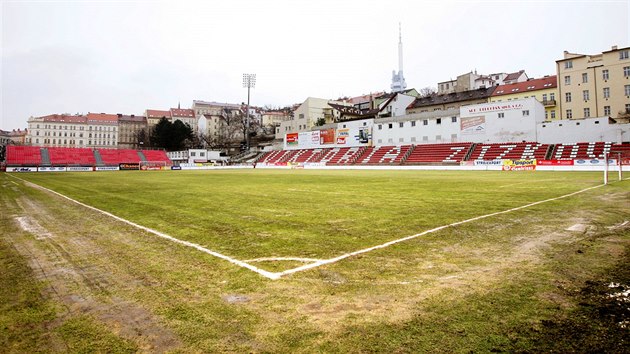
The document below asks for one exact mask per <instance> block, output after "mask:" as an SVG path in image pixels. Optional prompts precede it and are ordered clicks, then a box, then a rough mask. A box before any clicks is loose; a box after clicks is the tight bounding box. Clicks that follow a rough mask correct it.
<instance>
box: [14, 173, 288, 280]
mask: <svg viewBox="0 0 630 354" xmlns="http://www.w3.org/2000/svg"><path fill="white" fill-rule="evenodd" d="M9 176H11V177H13V178H16V179H18V180H20V181H22V182H24V183H26V184H28V185H32V186H35V188H39V189H41V190H44V191H47V192H49V193H52V194H55V195H57V196H59V197H61V198H64V199H66V200H69V201H71V202H73V203H75V204H78V205H80V206H82V207H85V208H88V209H91V210H93V211H96V212H98V213H101V214H103V215H106V216H109V217H111V218H113V219H115V220H118V221H120V222H123V223H125V224H128V225H131V226H133V227H135V228H138V229H140V230H143V231H146V232H148V233H151V234H153V235H156V236H158V237H161V238H163V239H166V240H169V241H171V242H175V243H178V244H180V245H184V246H187V247H191V248H194V249H196V250H198V251H201V252H204V253H207V254H209V255H212V256H214V257H217V258H220V259H223V260H226V261H228V262H230V263H232V264H235V265H237V266H239V267H243V268H246V269H249V270H251V271H252V272H256V273H258V274H260V275H262V276H263V277H265V278H269V279H273V280H275V279H279V278H280V276H279V275H278V273H273V272H268V271H266V270H264V269H260V268H258V267H255V266H253V265H251V264H247V263H245V262H243V261H239V260H238V259H235V258H232V257H229V256H226V255H224V254H221V253H219V252H215V251H212V250H210V249H207V248H205V247H203V246H201V245H198V244H196V243H193V242H188V241H184V240H180V239H178V238H175V237H173V236H170V235H167V234H165V233H163V232H160V231H157V230H153V229H151V228H148V227H146V226H142V225H140V224H136V223H135V222H133V221H129V220H127V219H124V218H121V217H120V216H117V215H114V214H112V213H110V212H107V211H105V210H101V209H99V208H96V207H93V206H91V205H88V204H85V203H82V202H80V201H78V200H75V199H72V198H70V197H68V196H66V195H63V194H61V193H59V192H55V191H54V190H52V189H49V188H46V187H43V186H40V185H38V184H36V183H33V182H29V181H27V180H24V179H22V178H20V177H16V176H13V175H11V174H9Z"/></svg>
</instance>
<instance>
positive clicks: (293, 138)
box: [287, 133, 298, 145]
mask: <svg viewBox="0 0 630 354" xmlns="http://www.w3.org/2000/svg"><path fill="white" fill-rule="evenodd" d="M297 144H298V133H291V134H287V145H297Z"/></svg>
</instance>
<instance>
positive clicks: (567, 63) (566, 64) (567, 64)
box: [564, 60, 573, 69]
mask: <svg viewBox="0 0 630 354" xmlns="http://www.w3.org/2000/svg"><path fill="white" fill-rule="evenodd" d="M564 68H565V69H571V68H573V61H571V60H569V61H565V62H564Z"/></svg>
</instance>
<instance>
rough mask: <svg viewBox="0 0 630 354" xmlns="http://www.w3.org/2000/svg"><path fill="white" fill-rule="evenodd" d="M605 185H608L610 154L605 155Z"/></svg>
mask: <svg viewBox="0 0 630 354" xmlns="http://www.w3.org/2000/svg"><path fill="white" fill-rule="evenodd" d="M604 184H608V153H607V152H605V153H604Z"/></svg>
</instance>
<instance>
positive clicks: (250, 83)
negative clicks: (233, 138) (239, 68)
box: [243, 74, 256, 151]
mask: <svg viewBox="0 0 630 354" xmlns="http://www.w3.org/2000/svg"><path fill="white" fill-rule="evenodd" d="M243 87H246V88H247V112H246V115H245V148H246V151H249V91H250V89H253V88H254V87H256V74H243Z"/></svg>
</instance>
